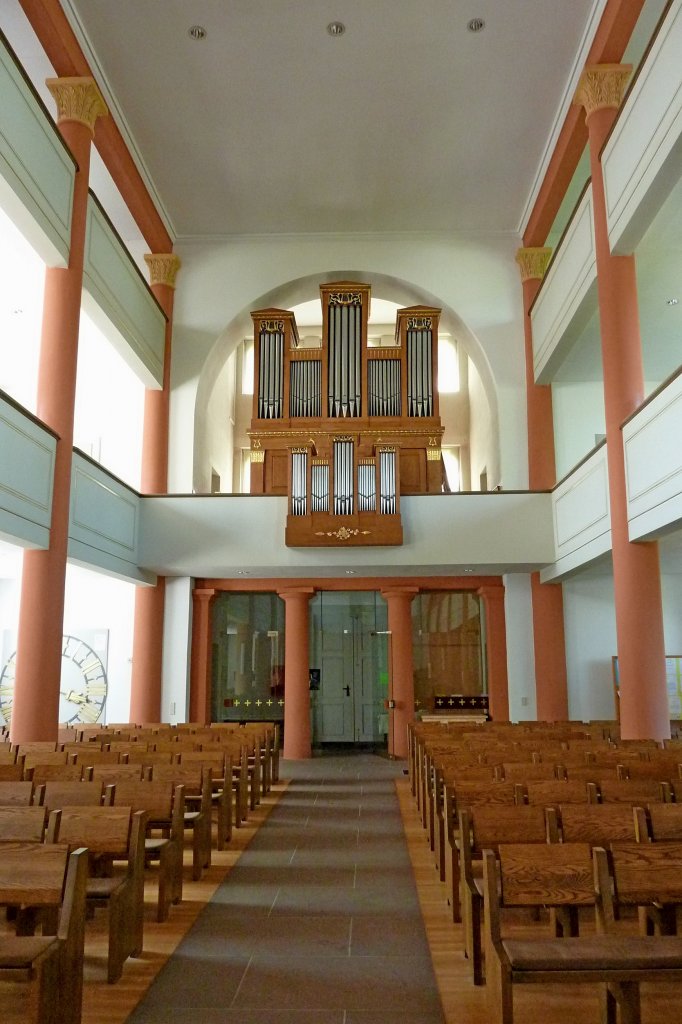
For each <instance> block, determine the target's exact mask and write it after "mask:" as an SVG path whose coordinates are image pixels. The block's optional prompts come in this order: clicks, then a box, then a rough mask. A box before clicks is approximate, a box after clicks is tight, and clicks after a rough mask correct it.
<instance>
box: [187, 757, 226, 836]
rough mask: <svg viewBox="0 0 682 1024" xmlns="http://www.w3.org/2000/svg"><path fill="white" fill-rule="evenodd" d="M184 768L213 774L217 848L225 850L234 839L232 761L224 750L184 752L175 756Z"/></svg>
mask: <svg viewBox="0 0 682 1024" xmlns="http://www.w3.org/2000/svg"><path fill="white" fill-rule="evenodd" d="M175 757H176V759H177V762H178V763H179V764H180V765H181V766H183V767H200V768H202V769H203V770H208V771H210V772H211V805H212V807H213V809H214V810H215V811H216V817H217V848H218V849H219V850H224V849H225V846H226V844H227V843H229V841H230V839H231V838H232V786H231V780H232V760H231V758H230V755H229V754H228V753H226V752H225V751H224V750H222V749H220V750H215V751H209V750H198V751H188V750H183V751H182V752H181V753H180V754H176V755H175Z"/></svg>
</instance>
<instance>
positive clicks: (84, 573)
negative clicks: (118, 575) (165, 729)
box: [64, 565, 135, 722]
mask: <svg viewBox="0 0 682 1024" xmlns="http://www.w3.org/2000/svg"><path fill="white" fill-rule="evenodd" d="M134 609H135V587H134V586H133V584H132V583H125V582H123V581H122V580H116V579H113V578H112V577H111V576H103V575H102V574H100V573H96V572H91V571H90V570H89V569H82V568H80V567H78V566H74V565H67V569H66V589H65V602H64V633H65V634H71V635H74V636H79V635H80V633H81V631H82V630H97V631H101V630H108V631H109V644H108V659H107V676H108V679H109V693H108V696H107V703H106V707H105V711H104V716H105V720H106V721H107V722H127V721H129V719H130V674H131V665H132V653H133V615H134Z"/></svg>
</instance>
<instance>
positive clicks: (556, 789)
mask: <svg viewBox="0 0 682 1024" xmlns="http://www.w3.org/2000/svg"><path fill="white" fill-rule="evenodd" d="M589 796H590V793H589V790H588V788H587V785H586V783H584V782H582V781H581V780H580V779H574V780H570V781H569V780H568V779H554V780H553V781H552V780H551V779H550V780H547V781H543V780H539V781H535V782H528V783H526V784H525V785H524V784H521V785H519V787H518V788H517V798H516V799H517V803H526V804H531V805H535V806H539V807H556V806H558V805H559V804H586V803H587V802H588V800H589Z"/></svg>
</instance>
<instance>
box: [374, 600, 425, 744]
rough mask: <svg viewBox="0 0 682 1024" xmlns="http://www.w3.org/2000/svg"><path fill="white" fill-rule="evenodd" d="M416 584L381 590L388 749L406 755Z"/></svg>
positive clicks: (411, 716) (411, 700) (411, 712)
mask: <svg viewBox="0 0 682 1024" xmlns="http://www.w3.org/2000/svg"><path fill="white" fill-rule="evenodd" d="M418 593H419V588H418V587H400V588H398V587H396V588H395V589H392V590H382V591H381V596H382V597H383V598H384V600H385V601H386V604H387V605H388V631H389V643H390V653H389V666H388V671H389V690H388V692H389V702H390V701H393V702H394V707H392V708H391V707H390V703H389V711H388V752H389V754H391V756H392V757H407V726H408V724H409V723H410V722H411V721H412V720H413V719H414V656H413V651H412V598H413V597H414V596H415V594H418Z"/></svg>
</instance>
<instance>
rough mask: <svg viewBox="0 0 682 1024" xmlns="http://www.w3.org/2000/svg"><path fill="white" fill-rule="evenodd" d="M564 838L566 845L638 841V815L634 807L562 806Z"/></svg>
mask: <svg viewBox="0 0 682 1024" xmlns="http://www.w3.org/2000/svg"><path fill="white" fill-rule="evenodd" d="M558 812H559V826H560V830H561V837H562V839H563V841H564V842H565V843H589V845H590V846H592V847H594V846H605V847H608V846H609V845H610V844H611V843H619V842H635V841H636V839H637V833H636V831H635V812H634V810H633V808H632V807H631V805H630V804H627V803H614V804H561V805H560V806H559V808H558Z"/></svg>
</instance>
